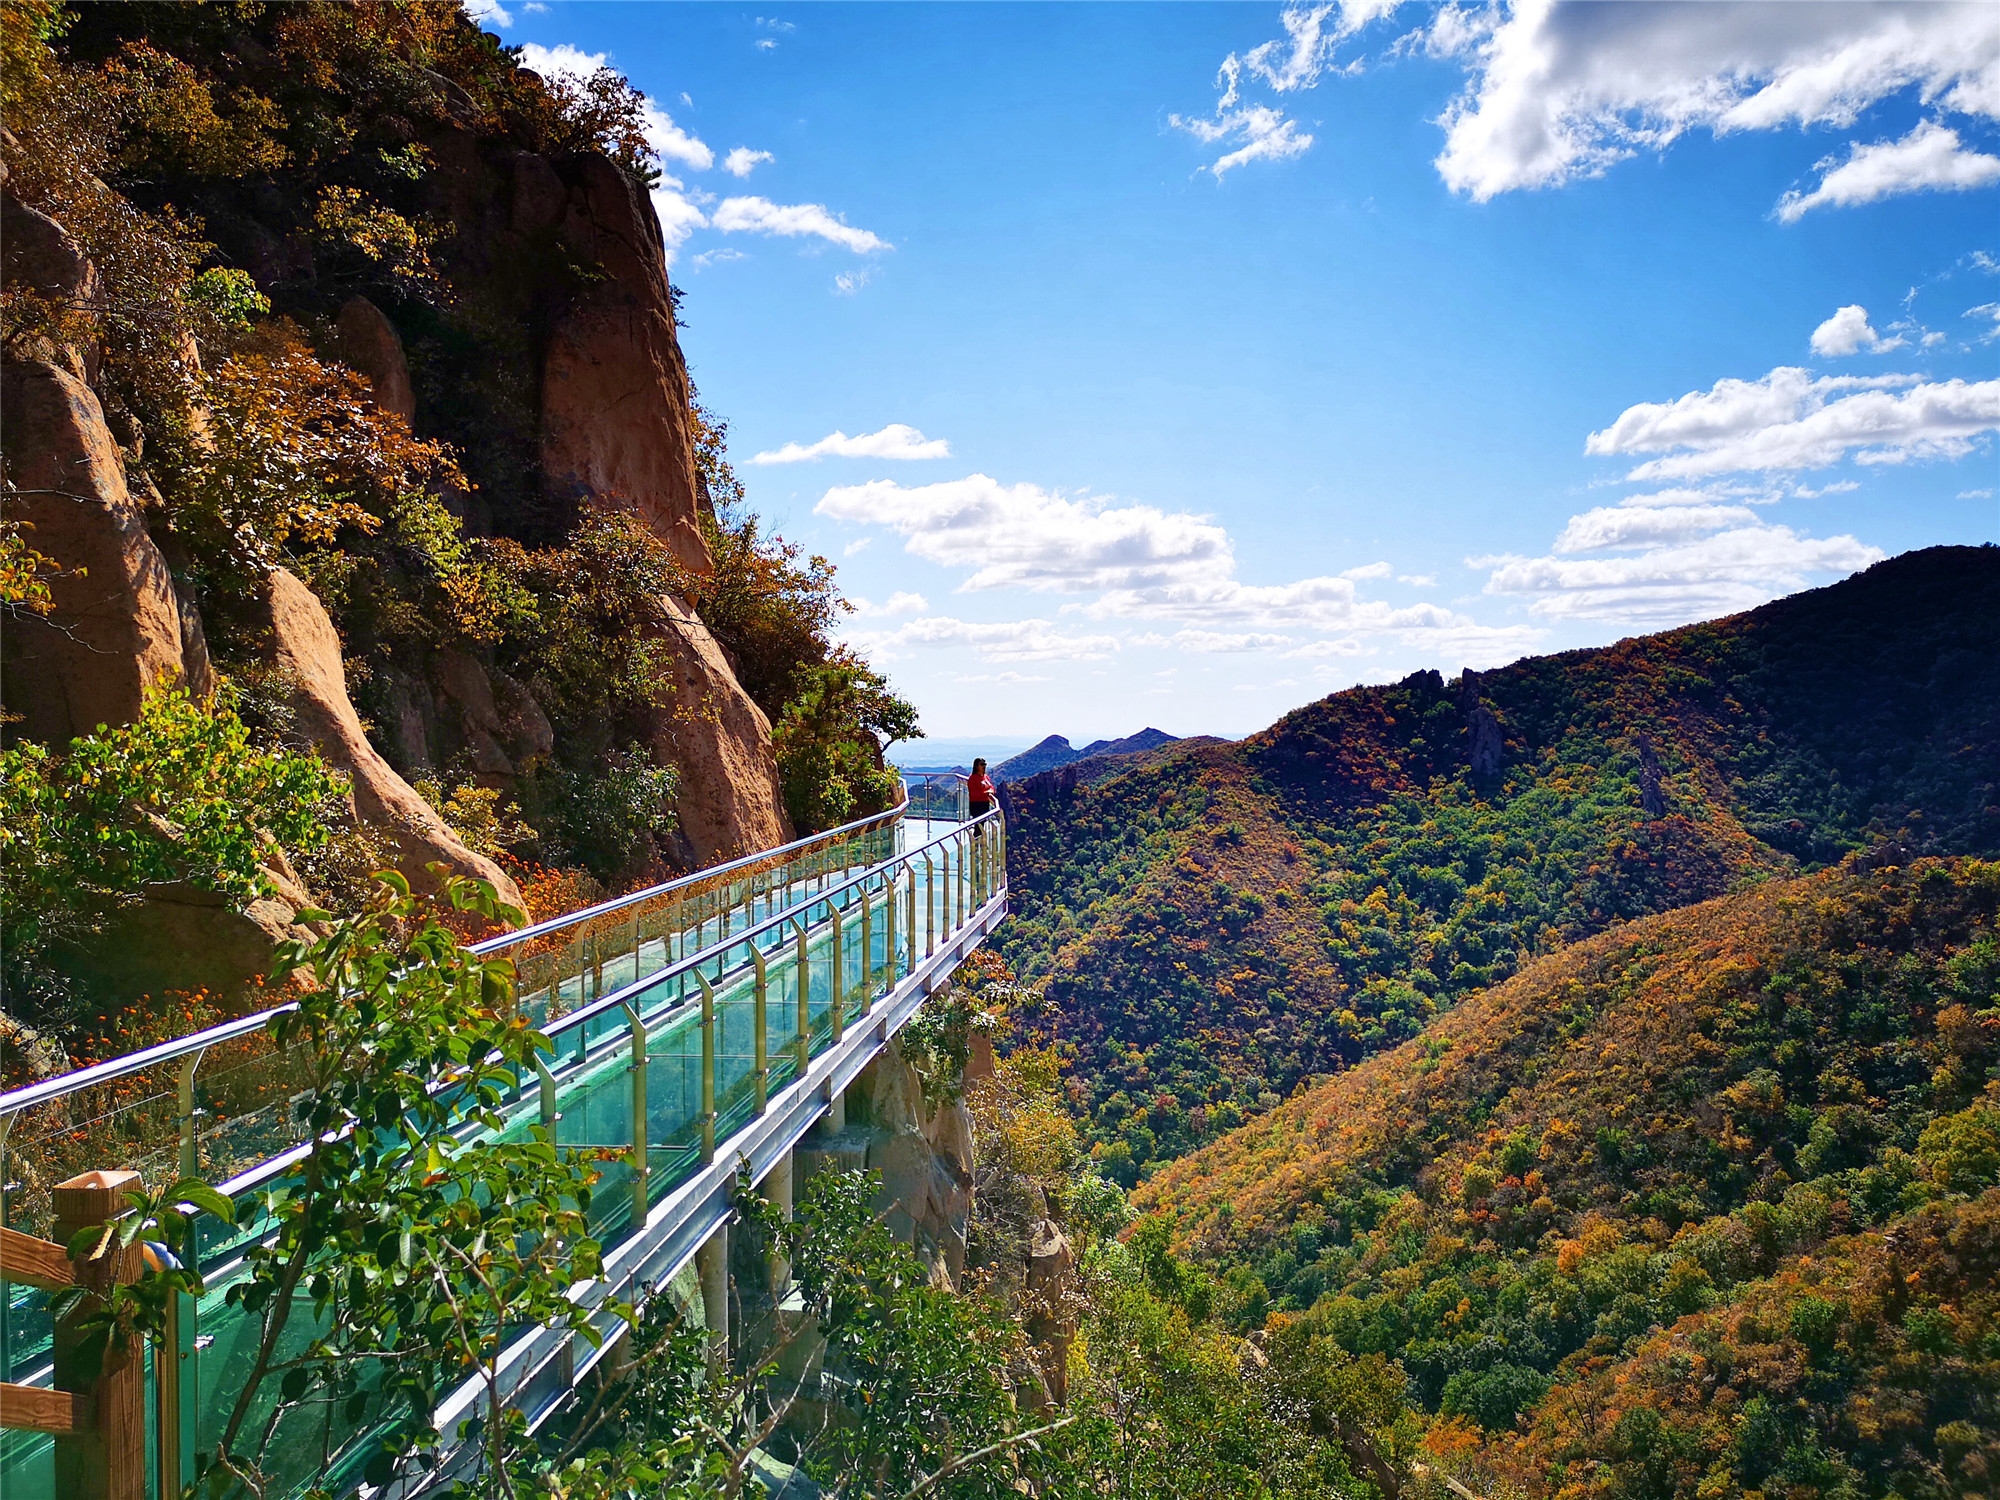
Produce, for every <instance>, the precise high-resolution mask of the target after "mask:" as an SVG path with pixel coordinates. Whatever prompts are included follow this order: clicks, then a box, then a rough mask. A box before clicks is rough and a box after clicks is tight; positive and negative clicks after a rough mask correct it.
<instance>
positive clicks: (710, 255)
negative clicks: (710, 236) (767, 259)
mask: <svg viewBox="0 0 2000 1500" xmlns="http://www.w3.org/2000/svg"><path fill="white" fill-rule="evenodd" d="M749 258H750V257H749V256H747V255H745V254H744V253H743V252H742V251H741V250H738V249H736V248H735V247H733V246H730V245H724V246H722V248H720V249H719V250H704V251H702V252H701V254H699V255H697V256H696V257H695V258H694V261H693V265H694V268H695V269H696V270H697V271H705V270H707V269H708V268H709V267H710V266H726V265H728V264H729V262H731V261H732V260H748V259H749Z"/></svg>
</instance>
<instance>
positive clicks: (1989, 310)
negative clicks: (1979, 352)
mask: <svg viewBox="0 0 2000 1500" xmlns="http://www.w3.org/2000/svg"><path fill="white" fill-rule="evenodd" d="M1965 316H1966V317H1968V318H1991V319H1992V320H1993V326H1992V327H1991V328H1989V329H1987V330H1986V331H1985V332H1984V333H1982V334H1981V335H1980V336H1979V342H1980V343H1982V344H1990V343H1992V342H1993V341H1994V340H1995V339H2000V302H1982V303H1980V304H1979V306H1977V307H1968V308H1967V309H1966V310H1965Z"/></svg>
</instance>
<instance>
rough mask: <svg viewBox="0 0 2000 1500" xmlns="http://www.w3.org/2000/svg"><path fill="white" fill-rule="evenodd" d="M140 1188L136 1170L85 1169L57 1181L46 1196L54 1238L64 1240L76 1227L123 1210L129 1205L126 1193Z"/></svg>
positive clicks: (116, 1214)
mask: <svg viewBox="0 0 2000 1500" xmlns="http://www.w3.org/2000/svg"><path fill="white" fill-rule="evenodd" d="M139 1187H140V1180H139V1174H138V1173H137V1172H120V1171H110V1172H103V1171H98V1172H85V1173H83V1174H82V1175H81V1176H78V1177H72V1178H70V1179H69V1180H68V1181H67V1182H59V1183H57V1184H56V1185H55V1188H54V1189H53V1190H52V1191H51V1193H50V1195H49V1196H50V1198H51V1199H52V1200H53V1206H54V1208H55V1217H56V1224H57V1225H58V1229H57V1233H56V1238H57V1240H58V1241H60V1242H65V1243H66V1242H67V1240H68V1237H69V1236H70V1235H72V1234H74V1233H76V1231H77V1230H79V1229H87V1228H89V1227H90V1226H91V1225H93V1224H102V1223H104V1222H105V1221H106V1220H107V1219H114V1218H116V1217H117V1216H118V1215H120V1214H122V1213H124V1212H125V1211H126V1210H127V1209H128V1208H130V1207H131V1206H132V1205H131V1204H130V1203H128V1202H127V1201H126V1199H125V1195H126V1194H127V1193H133V1192H137V1191H138V1190H139Z"/></svg>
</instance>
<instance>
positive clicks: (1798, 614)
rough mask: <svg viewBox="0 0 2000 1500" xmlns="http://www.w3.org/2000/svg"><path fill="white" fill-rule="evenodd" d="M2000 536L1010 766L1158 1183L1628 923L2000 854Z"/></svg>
mask: <svg viewBox="0 0 2000 1500" xmlns="http://www.w3.org/2000/svg"><path fill="white" fill-rule="evenodd" d="M1995 639H2000V549H1994V548H1991V547H1985V548H1966V547H1959V548H1934V549H1931V550H1929V551H1925V552H1919V553H1912V554H1908V555H1906V556H1903V557H1899V558H1896V559H1893V560H1891V561H1889V562H1885V563H1882V564H1879V565H1878V566H1876V567H1874V568H1872V569H1870V570H1868V571H1867V572H1866V573H1863V574H1860V575H1857V576H1856V577H1854V578H1852V579H1849V580H1847V581H1845V582H1843V583H1840V584H1836V585H1834V586H1832V587H1830V588H1825V589H1820V590H1817V591H1814V592H1811V593H1806V594H1801V595H1797V596H1794V597H1792V598H1789V599H1783V600H1779V601H1777V602H1776V603H1773V604H1770V605H1767V606H1765V607H1763V608H1761V609H1758V610H1754V611H1752V612H1750V613H1748V614H1744V615H1740V616H1736V617H1733V618H1731V619H1727V620H1721V621H1716V622H1713V623H1710V624H1704V625H1695V626H1689V627H1687V628H1684V629H1680V630H1674V631H1669V632H1666V633H1663V634H1660V635H1655V636H1648V637H1641V638H1637V639H1633V640H1628V641H1624V642H1621V643H1619V644H1617V645H1615V646H1611V647H1606V648H1603V649H1600V650H1590V651H1577V652H1570V653H1567V654H1565V655H1561V656H1552V657H1541V658H1531V659H1528V660H1524V661H1520V662H1517V663H1515V664H1513V665H1512V666H1509V667H1505V668H1501V669H1499V670H1497V671H1492V672H1486V673H1478V674H1474V673H1471V672H1468V673H1466V674H1465V675H1464V676H1463V677H1461V678H1459V679H1458V680H1456V681H1455V682H1452V683H1446V682H1444V681H1443V680H1442V679H1441V678H1440V677H1439V676H1438V674H1436V673H1435V672H1420V673H1417V674H1416V675H1414V676H1412V677H1410V678H1408V679H1406V680H1405V681H1403V682H1401V683H1398V684H1396V685H1394V686H1390V687H1377V688H1357V689H1353V690H1351V691H1348V692H1343V693H1338V694H1335V695H1333V696H1332V697H1329V698H1326V699H1324V700H1322V701H1320V702H1318V703H1315V704H1312V705H1310V706H1308V707H1305V708H1302V709H1299V710H1298V711H1296V712H1295V713H1292V714H1290V715H1288V716H1286V717H1285V718H1284V719H1282V720H1280V721H1279V722H1278V723H1277V724H1275V725H1273V726H1272V727H1271V728H1270V729H1268V730H1266V731H1264V732H1263V733H1261V734H1258V735H1254V736H1252V737H1251V738H1249V739H1247V740H1244V741H1242V742H1240V743H1237V744H1229V745H1207V746H1203V747H1199V748H1195V749H1190V750H1186V751H1178V752H1177V751H1176V750H1174V749H1173V748H1171V747H1170V748H1169V749H1168V750H1166V751H1161V752H1154V754H1153V755H1152V756H1149V757H1148V759H1147V761H1146V762H1145V763H1144V764H1143V765H1141V766H1140V767H1138V768H1135V769H1133V770H1131V771H1128V772H1126V773H1125V774H1122V775H1118V776H1115V777H1112V778H1110V779H1107V780H1102V781H1098V782H1095V783H1091V782H1086V781H1082V780H1079V779H1077V778H1073V777H1072V778H1067V779H1066V778H1065V777H1064V776H1063V774H1062V773H1061V772H1054V773H1048V774H1044V775H1041V776H1037V777H1033V778H1030V779H1028V780H1026V781H1023V782H1020V783H1017V784H1015V785H1013V786H1011V787H1009V788H1007V796H1006V805H1007V808H1008V813H1009V818H1010V828H1011V834H1012V844H1011V849H1010V874H1011V878H1012V882H1013V893H1014V900H1015V903H1016V907H1017V911H1018V913H1019V914H1018V916H1017V917H1016V919H1015V921H1014V922H1013V923H1012V924H1010V928H1009V930H1008V932H1007V934H1006V935H1005V938H1004V941H1005V944H1006V950H1007V954H1008V957H1009V959H1010V961H1011V962H1013V963H1014V965H1015V966H1016V968H1017V969H1019V970H1020V972H1021V973H1022V975H1023V977H1024V979H1025V980H1027V981H1029V982H1032V983H1035V984H1037V985H1039V986H1040V987H1041V988H1042V989H1043V1005H1042V1010H1041V1011H1040V1013H1039V1014H1038V1015H1037V1016H1036V1017H1035V1018H1034V1024H1035V1026H1036V1027H1037V1028H1038V1034H1041V1035H1044V1036H1050V1037H1054V1038H1055V1039H1056V1040H1057V1041H1058V1042H1059V1044H1060V1045H1061V1047H1062V1048H1063V1049H1064V1052H1065V1055H1066V1056H1067V1057H1069V1059H1070V1062H1071V1066H1070V1072H1069V1079H1070V1083H1069V1087H1070V1090H1071V1093H1072V1098H1073V1100H1074V1101H1075V1102H1076V1103H1077V1104H1078V1106H1079V1107H1080V1108H1082V1109H1083V1110H1084V1111H1085V1112H1086V1113H1087V1115H1088V1116H1089V1120H1090V1128H1091V1130H1092V1132H1093V1134H1094V1136H1095V1137H1096V1139H1097V1142H1098V1145H1099V1154H1100V1157H1101V1159H1102V1160H1103V1161H1104V1163H1105V1165H1106V1168H1107V1170H1109V1171H1111V1172H1112V1173H1113V1174H1114V1175H1117V1176H1119V1177H1121V1178H1122V1179H1123V1180H1124V1181H1126V1182H1128V1183H1129V1182H1133V1181H1136V1180H1137V1177H1138V1175H1139V1173H1140V1169H1141V1168H1143V1167H1144V1166H1145V1165H1146V1164H1147V1163H1148V1162H1150V1161H1153V1160H1157V1159H1162V1158H1170V1157H1173V1156H1176V1155H1179V1154H1180V1153H1182V1152H1185V1151H1187V1150H1189V1149H1191V1148H1192V1147H1194V1146H1197V1145H1199V1144H1200V1143H1201V1142H1203V1141H1204V1140H1207V1139H1210V1138H1212V1137H1214V1136H1216V1135H1218V1134H1220V1133H1221V1132H1222V1131H1224V1130H1226V1129H1228V1128H1230V1127H1231V1126H1233V1125H1234V1124H1236V1123H1237V1122H1239V1121H1240V1120H1242V1119H1244V1118H1246V1117H1248V1116H1250V1115H1253V1114H1255V1113H1257V1112H1259V1111H1261V1110H1264V1109H1268V1108H1270V1107H1271V1106H1273V1105H1275V1104H1276V1103H1277V1102H1278V1101H1279V1100H1280V1099H1282V1098H1283V1097H1285V1096H1287V1095H1289V1094H1290V1093H1291V1092H1292V1091H1293V1090H1294V1089H1295V1088H1297V1087H1298V1086H1299V1085H1300V1084H1301V1083H1302V1082H1304V1081H1306V1080H1309V1079H1311V1078H1313V1077H1314V1076H1316V1075H1320V1074H1327V1073H1333V1072H1336V1071H1338V1070H1340V1069H1342V1068H1344V1067H1347V1066H1350V1065H1351V1064H1353V1063H1354V1062H1355V1061H1357V1060H1358V1059H1360V1058H1362V1057H1364V1056H1366V1055H1368V1054H1369V1053H1371V1052H1374V1051H1378V1050H1381V1049H1383V1048H1385V1047H1390V1046H1393V1045H1395V1044H1396V1043H1398V1042H1400V1041H1403V1040H1405V1039H1407V1038H1409V1037H1412V1036H1415V1035H1416V1034H1417V1033H1418V1032H1419V1031H1421V1030H1422V1029H1423V1028H1424V1026H1425V1025H1426V1024H1427V1023H1428V1022H1429V1021H1430V1020H1431V1018H1433V1017H1434V1016H1436V1015H1438V1014H1440V1013H1442V1012H1443V1011H1444V1010H1446V1009H1447V1008H1449V1007H1450V1006H1451V1005H1452V1004H1453V1003H1454V1002H1455V1001H1456V1000H1458V999H1459V998H1460V997H1462V996H1464V995H1467V994H1470V993H1472V992H1474V991H1477V990H1480V989H1483V988H1484V987H1486V986H1488V985H1491V984H1494V983H1497V982H1499V981H1502V980H1504V979H1506V978H1507V977H1508V976H1509V975H1511V974H1513V973H1514V972H1515V971H1516V970H1518V969H1519V968H1520V967H1521V966H1522V965H1523V964H1525V963H1527V962H1528V961H1530V960H1531V959H1532V958H1533V957H1534V956H1535V955H1537V954H1538V953H1543V952H1547V951H1552V950H1554V949H1556V948H1559V947H1561V946H1562V945H1564V944H1566V943H1571V942H1575V941H1577V940H1579V939H1581V938H1584V937H1587V936H1589V935H1591V934H1593V933H1595V932H1599V931H1602V930H1603V929H1605V928H1607V927H1609V926H1611V925H1613V924H1615V923H1617V922H1620V921H1625V920H1629V919H1632V918H1636V917H1640V916H1644V915H1646V914H1648V913H1653V912H1660V911H1665V910H1670V909H1672V908H1674V907H1677V906H1682V905H1685V904H1687V903H1689V902H1693V901H1699V900H1703V899H1706V898H1708V897H1711V896H1715V895H1719V894H1721V893H1723V892H1726V891H1729V890H1731V889H1733V888H1736V887H1737V886H1739V885H1741V884H1743V883H1745V882H1751V881H1756V880H1761V879H1766V878H1769V877H1772V876H1779V875H1784V874H1787V873H1791V872H1795V871H1798V870H1801V869H1812V868H1815V867H1818V866H1821V865H1824V864H1827V863H1829V862H1831V861H1835V860H1838V859H1839V858H1841V857H1842V856H1843V855H1844V854H1846V853H1847V852H1848V851H1850V850H1854V849H1857V848H1861V847H1864V846H1874V845H1883V846H1885V847H1889V848H1893V849H1898V850H1903V851H1907V852H1909V853H1986V854H1991V853H1994V852H2000V790H1996V781H2000V654H1996V653H1995V652H1993V651H1992V649H1991V643H1992V641H1994V640H1995Z"/></svg>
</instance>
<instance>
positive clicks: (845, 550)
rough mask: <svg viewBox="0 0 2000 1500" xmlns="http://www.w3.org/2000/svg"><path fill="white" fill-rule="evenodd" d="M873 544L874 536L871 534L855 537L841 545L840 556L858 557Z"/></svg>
mask: <svg viewBox="0 0 2000 1500" xmlns="http://www.w3.org/2000/svg"><path fill="white" fill-rule="evenodd" d="M874 545H875V538H874V537H872V536H863V537H856V538H855V539H854V540H853V541H851V542H849V543H848V544H847V545H846V546H845V547H842V548H841V549H840V555H841V556H842V557H859V556H860V555H861V554H862V553H864V552H866V551H867V550H868V549H869V548H870V547H872V546H874Z"/></svg>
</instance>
